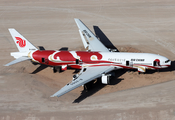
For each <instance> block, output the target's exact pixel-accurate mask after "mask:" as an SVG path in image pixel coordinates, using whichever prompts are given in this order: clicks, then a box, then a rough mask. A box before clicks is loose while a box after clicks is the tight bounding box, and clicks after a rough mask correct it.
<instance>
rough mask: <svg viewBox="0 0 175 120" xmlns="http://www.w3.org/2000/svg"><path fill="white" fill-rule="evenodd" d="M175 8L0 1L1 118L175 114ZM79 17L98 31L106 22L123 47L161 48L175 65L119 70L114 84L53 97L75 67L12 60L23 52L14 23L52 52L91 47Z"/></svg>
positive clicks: (158, 2) (119, 119)
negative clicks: (64, 68)
mask: <svg viewBox="0 0 175 120" xmlns="http://www.w3.org/2000/svg"><path fill="white" fill-rule="evenodd" d="M174 13H175V1H173V0H146V1H145V0H88V1H85V0H74V1H73V0H64V1H63V0H49V1H48V0H30V1H28V0H0V50H1V52H0V56H1V57H0V65H1V67H0V120H89V119H91V120H93V119H94V120H106V119H108V120H175V94H174V91H175V87H174V86H175V67H174V65H175V64H174V60H175V40H174V39H175V14H174ZM74 18H79V19H81V20H82V21H83V22H84V23H85V24H86V25H87V26H88V27H89V28H90V29H91V30H92V31H93V32H94V29H93V26H98V27H99V28H100V29H101V30H102V31H103V33H104V34H105V35H106V36H107V37H108V39H109V40H110V41H111V42H112V43H113V45H114V46H115V47H117V48H118V49H119V50H120V51H125V52H144V53H155V54H160V55H163V56H165V57H167V58H169V59H170V60H171V61H172V67H171V68H169V69H165V70H160V71H155V72H148V73H146V74H138V72H137V71H130V72H127V71H125V70H117V71H115V72H116V77H114V78H113V79H112V81H113V84H111V85H101V84H95V85H94V87H93V88H92V90H91V91H89V92H85V91H83V87H79V88H77V89H75V90H73V91H71V92H69V93H67V94H65V95H63V96H61V97H59V98H57V97H54V98H51V97H50V96H51V95H52V94H54V93H55V92H56V91H58V90H59V89H60V88H62V87H63V86H64V85H65V84H67V83H68V82H69V81H71V80H72V76H73V72H74V70H67V71H65V72H62V73H53V70H52V68H50V67H47V68H46V69H44V70H42V71H39V72H37V73H35V74H32V73H33V72H34V71H35V70H36V69H37V68H38V67H39V65H33V64H32V63H31V62H30V61H25V62H22V63H18V64H15V65H12V66H9V67H5V66H4V65H5V64H7V63H8V62H10V61H12V60H14V58H13V57H11V56H10V52H17V51H18V50H17V48H16V46H15V44H14V42H13V40H12V37H11V36H10V33H9V31H8V28H15V29H16V30H17V31H18V32H20V33H21V34H22V35H23V36H24V37H25V38H27V39H28V40H29V41H30V42H31V43H32V44H34V45H35V46H43V47H44V48H45V49H47V50H59V49H60V48H62V47H68V49H69V50H84V49H83V44H82V42H81V38H80V35H79V32H78V28H77V26H76V23H75V21H74Z"/></svg>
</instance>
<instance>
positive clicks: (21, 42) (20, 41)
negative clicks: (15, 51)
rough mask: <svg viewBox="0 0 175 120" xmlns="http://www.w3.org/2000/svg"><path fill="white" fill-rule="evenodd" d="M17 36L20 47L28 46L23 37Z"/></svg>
mask: <svg viewBox="0 0 175 120" xmlns="http://www.w3.org/2000/svg"><path fill="white" fill-rule="evenodd" d="M15 38H16V40H17V41H16V43H17V44H19V47H25V46H26V41H25V40H23V39H21V38H20V37H15Z"/></svg>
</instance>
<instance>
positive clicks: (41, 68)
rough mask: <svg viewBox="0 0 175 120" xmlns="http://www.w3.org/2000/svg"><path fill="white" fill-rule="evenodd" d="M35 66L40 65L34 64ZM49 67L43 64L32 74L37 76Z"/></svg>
mask: <svg viewBox="0 0 175 120" xmlns="http://www.w3.org/2000/svg"><path fill="white" fill-rule="evenodd" d="M33 64H34V65H38V63H33ZM47 67H49V66H48V65H43V64H40V66H39V67H38V68H37V69H36V70H34V71H33V72H32V73H31V74H36V73H38V72H40V71H42V70H44V69H46V68H47Z"/></svg>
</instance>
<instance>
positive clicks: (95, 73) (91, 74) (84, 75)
mask: <svg viewBox="0 0 175 120" xmlns="http://www.w3.org/2000/svg"><path fill="white" fill-rule="evenodd" d="M114 69H116V68H115V67H114V66H98V67H88V68H83V69H82V70H81V72H80V73H79V75H78V76H77V77H76V78H74V79H73V80H72V81H71V82H70V83H68V84H67V85H65V86H64V87H63V88H61V89H60V90H59V91H58V92H56V93H55V94H53V95H52V96H51V97H55V96H57V97H60V96H62V95H64V94H66V93H68V92H70V91H72V90H73V89H75V88H77V87H79V86H81V85H84V84H86V83H88V82H90V81H92V80H94V79H96V78H98V77H100V76H102V74H105V73H108V72H110V71H112V70H114Z"/></svg>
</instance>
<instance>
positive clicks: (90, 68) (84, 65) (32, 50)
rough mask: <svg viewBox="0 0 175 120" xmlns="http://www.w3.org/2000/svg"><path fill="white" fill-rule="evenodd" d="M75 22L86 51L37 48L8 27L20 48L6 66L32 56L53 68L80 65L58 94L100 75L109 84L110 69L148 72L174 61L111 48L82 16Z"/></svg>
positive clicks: (154, 55) (149, 54)
mask: <svg viewBox="0 0 175 120" xmlns="http://www.w3.org/2000/svg"><path fill="white" fill-rule="evenodd" d="M75 22H76V24H77V26H78V28H79V33H80V36H81V39H82V42H83V44H84V47H85V49H87V51H57V50H38V49H37V48H36V47H35V46H34V45H32V44H31V43H30V42H29V41H28V40H27V39H26V38H24V37H23V36H22V35H21V34H20V33H18V32H17V31H16V30H15V29H9V31H10V34H11V36H12V38H13V40H14V42H15V44H16V46H17V48H18V50H19V52H12V53H11V56H13V57H14V58H16V59H15V60H14V61H12V62H10V63H8V64H6V65H5V66H9V65H13V64H16V63H19V62H22V61H25V60H31V61H32V62H36V63H40V64H44V65H48V66H51V67H53V68H54V70H57V68H58V66H60V68H61V70H66V69H67V68H68V67H70V68H74V69H81V71H80V72H79V73H78V74H76V75H74V76H73V80H72V81H71V82H70V83H68V84H66V85H65V86H64V87H63V88H61V89H60V90H59V91H58V92H56V93H55V94H53V95H52V96H51V97H54V96H57V97H59V96H62V95H64V94H65V93H67V92H69V91H71V90H73V89H75V88H77V87H79V86H81V85H85V84H86V83H88V82H90V81H92V80H94V79H96V78H99V77H101V78H102V79H101V80H102V83H103V84H108V83H109V79H108V78H109V76H110V75H109V74H108V73H109V72H111V71H113V70H117V69H137V70H138V72H146V69H162V68H166V67H169V66H170V65H171V61H170V60H169V59H168V58H166V57H164V56H160V55H156V54H151V53H126V52H111V51H110V50H109V49H108V48H106V47H105V46H104V45H103V44H102V43H101V42H100V40H99V39H97V37H96V36H95V35H94V34H93V33H92V32H91V31H90V30H89V29H88V28H87V27H86V26H85V25H84V24H83V22H81V20H79V19H75Z"/></svg>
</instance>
